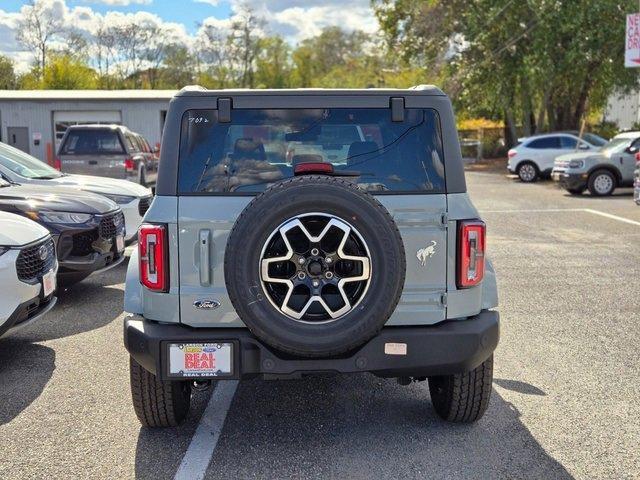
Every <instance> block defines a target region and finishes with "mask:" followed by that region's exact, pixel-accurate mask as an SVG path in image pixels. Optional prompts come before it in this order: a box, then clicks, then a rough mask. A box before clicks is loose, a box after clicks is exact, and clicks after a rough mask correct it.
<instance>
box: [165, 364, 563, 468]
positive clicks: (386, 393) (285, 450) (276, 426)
mask: <svg viewBox="0 0 640 480" xmlns="http://www.w3.org/2000/svg"><path fill="white" fill-rule="evenodd" d="M506 382H513V381H502V383H505V384H507V385H509V386H511V387H517V388H520V389H522V388H523V385H522V384H521V383H522V382H520V384H516V383H511V384H509V383H506ZM525 385H526V384H525ZM534 388H535V387H534ZM514 389H516V388H514ZM536 390H538V389H536ZM529 391H533V390H531V389H529ZM543 393H544V392H543ZM534 394H536V395H539V393H534ZM171 472H172V473H173V472H175V470H172V471H171ZM308 476H311V477H329V478H371V477H373V476H376V477H388V478H430V479H433V478H480V479H486V478H555V479H563V478H572V477H571V475H569V473H568V472H567V471H566V469H565V468H564V467H563V466H562V465H561V464H560V463H559V462H558V461H557V460H555V459H554V458H553V457H551V456H550V455H549V454H548V453H547V452H546V451H545V449H544V447H543V446H541V445H540V444H539V443H538V442H537V440H536V439H535V438H534V437H533V436H532V434H531V433H530V432H529V430H528V429H527V427H526V426H525V425H524V424H523V423H522V422H521V421H520V414H519V412H518V410H517V409H516V408H515V406H514V405H512V404H511V403H509V402H507V401H506V400H505V399H503V398H502V397H501V396H500V394H499V393H498V391H497V390H495V389H494V390H493V393H492V399H491V404H490V407H489V410H488V411H487V413H486V415H485V416H484V418H483V419H482V420H480V421H479V422H478V423H476V424H473V425H459V424H451V423H446V422H444V421H442V420H440V419H439V418H438V417H437V416H436V414H435V413H434V411H433V409H432V408H431V402H430V400H429V393H428V387H427V384H426V383H424V382H422V383H418V384H412V385H411V386H408V387H401V386H399V385H398V384H397V383H396V382H395V381H394V380H386V379H378V378H376V377H373V376H371V375H354V376H341V377H340V376H332V377H320V378H319V377H306V378H304V379H302V380H296V381H276V382H266V381H262V380H254V381H243V382H242V383H241V384H240V386H239V387H238V391H237V393H236V396H235V398H234V401H233V404H232V406H231V409H230V411H229V413H228V416H227V420H226V423H225V427H224V430H223V432H222V435H221V437H220V442H219V443H218V446H217V449H216V451H215V454H214V456H213V460H212V462H211V464H210V466H209V469H208V475H207V477H205V478H212V479H213V478H216V479H217V478H221V477H222V478H225V477H226V478H247V477H252V478H254V477H255V478H290V477H295V478H299V477H308Z"/></svg>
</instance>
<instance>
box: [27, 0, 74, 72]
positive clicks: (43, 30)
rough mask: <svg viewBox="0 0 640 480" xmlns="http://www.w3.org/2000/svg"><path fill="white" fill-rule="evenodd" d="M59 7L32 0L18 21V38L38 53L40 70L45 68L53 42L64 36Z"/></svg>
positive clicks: (37, 59) (37, 58)
mask: <svg viewBox="0 0 640 480" xmlns="http://www.w3.org/2000/svg"><path fill="white" fill-rule="evenodd" d="M57 7H58V5H57V4H48V3H45V2H40V1H38V2H36V1H35V0H30V1H29V3H28V4H27V5H25V6H24V7H23V9H22V17H21V18H20V20H19V21H18V27H17V32H18V33H17V34H16V40H18V42H20V43H21V44H22V45H24V46H25V47H26V48H28V49H30V50H32V51H33V52H34V53H35V54H36V61H37V62H38V67H39V70H40V72H43V71H44V69H45V66H46V62H47V53H48V50H49V47H50V45H51V43H52V42H55V41H57V40H62V39H63V37H64V33H65V28H64V23H63V19H62V14H61V12H59V11H57Z"/></svg>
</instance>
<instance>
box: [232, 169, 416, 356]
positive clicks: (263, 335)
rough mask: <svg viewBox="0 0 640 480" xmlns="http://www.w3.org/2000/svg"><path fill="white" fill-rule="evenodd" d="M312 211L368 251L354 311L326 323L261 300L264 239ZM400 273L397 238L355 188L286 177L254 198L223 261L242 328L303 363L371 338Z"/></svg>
mask: <svg viewBox="0 0 640 480" xmlns="http://www.w3.org/2000/svg"><path fill="white" fill-rule="evenodd" d="M311 212H318V213H322V214H327V215H334V216H336V217H339V218H341V219H348V223H349V224H350V225H351V226H352V227H353V228H355V229H356V230H357V231H358V232H359V233H360V235H361V236H362V238H363V239H364V241H365V242H366V244H367V245H368V247H369V254H370V262H371V272H373V273H372V275H371V277H370V280H369V286H368V289H367V290H366V291H365V293H363V295H362V297H361V298H360V300H359V303H358V304H357V305H356V306H355V308H352V310H351V311H349V312H347V313H345V314H344V315H343V316H341V317H339V318H337V319H336V320H334V321H330V322H326V323H304V322H300V321H296V320H295V319H293V318H292V317H290V316H288V315H286V314H285V313H284V312H282V311H281V310H280V309H278V308H277V307H276V306H275V305H274V304H273V303H272V302H271V301H269V299H268V298H266V297H267V295H268V293H267V292H266V290H265V289H264V288H263V286H262V283H261V277H260V272H259V268H258V265H259V264H260V256H261V253H262V248H263V246H264V245H265V242H266V241H267V239H268V237H269V236H270V234H271V233H272V232H273V231H274V230H275V229H276V228H278V227H279V226H280V225H282V224H283V223H284V222H285V221H287V220H289V219H291V218H293V217H295V216H297V215H302V214H306V213H311ZM405 270H406V262H405V253H404V246H403V243H402V238H401V237H400V232H399V231H398V228H397V226H396V224H395V223H394V221H393V219H392V218H391V215H389V212H388V211H387V210H386V209H385V208H384V207H383V206H382V205H381V204H380V203H379V202H378V201H377V200H376V199H375V198H374V197H373V196H372V195H370V194H368V193H367V192H365V191H363V190H362V189H360V188H358V187H357V186H356V185H355V184H354V183H352V182H350V181H348V180H346V179H344V178H340V177H328V176H311V175H309V176H303V177H296V178H292V179H289V180H285V181H283V182H280V183H278V184H276V185H274V186H273V187H271V188H270V189H268V190H267V191H265V192H264V193H262V194H260V195H259V196H257V197H256V198H255V199H254V200H253V201H252V202H251V203H250V204H249V205H248V206H247V207H246V208H245V210H244V211H243V212H242V214H241V215H240V217H239V218H238V220H237V221H236V223H235V225H234V227H233V229H232V231H231V233H230V235H229V240H228V242H227V250H226V252H225V256H224V272H225V280H226V286H227V290H228V292H229V298H230V300H231V303H232V304H233V306H234V307H235V309H236V312H238V314H239V316H240V318H241V319H242V320H243V322H244V323H245V324H246V325H247V327H249V329H250V330H251V331H252V332H253V334H254V335H256V336H257V337H258V338H260V339H261V340H262V341H264V342H265V343H267V344H269V345H271V346H273V347H275V348H277V349H279V350H281V351H284V352H288V353H291V354H295V355H299V356H304V357H324V356H331V355H338V354H341V353H344V352H347V351H349V350H351V349H353V348H355V347H358V346H360V345H362V344H363V343H364V342H366V341H367V340H369V339H371V338H372V337H373V336H375V335H376V334H377V333H378V332H379V331H380V329H381V328H382V327H383V325H384V324H385V322H386V321H387V320H388V318H389V317H390V316H391V314H392V313H393V311H394V310H395V307H396V305H397V303H398V300H399V299H400V294H401V293H402V288H403V286H404V279H405Z"/></svg>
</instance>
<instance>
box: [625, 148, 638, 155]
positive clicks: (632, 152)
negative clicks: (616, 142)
mask: <svg viewBox="0 0 640 480" xmlns="http://www.w3.org/2000/svg"><path fill="white" fill-rule="evenodd" d="M627 153H631V154H635V153H638V147H627Z"/></svg>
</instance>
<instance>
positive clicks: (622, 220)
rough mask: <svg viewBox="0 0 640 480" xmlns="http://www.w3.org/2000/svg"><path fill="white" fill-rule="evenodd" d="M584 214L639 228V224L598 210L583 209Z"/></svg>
mask: <svg viewBox="0 0 640 480" xmlns="http://www.w3.org/2000/svg"><path fill="white" fill-rule="evenodd" d="M584 211H585V212H589V213H593V214H594V215H600V216H601V217H606V218H611V219H612V220H618V221H619V222H624V223H628V224H630V225H638V226H640V222H636V221H635V220H631V219H629V218H624V217H619V216H618V215H612V214H610V213H605V212H601V211H600V210H592V209H591V208H585V209H584Z"/></svg>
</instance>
